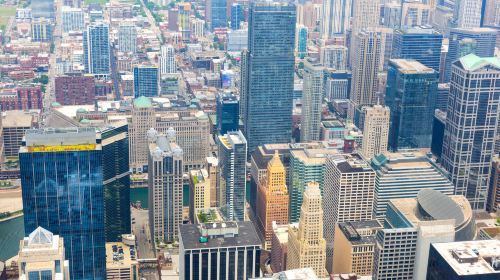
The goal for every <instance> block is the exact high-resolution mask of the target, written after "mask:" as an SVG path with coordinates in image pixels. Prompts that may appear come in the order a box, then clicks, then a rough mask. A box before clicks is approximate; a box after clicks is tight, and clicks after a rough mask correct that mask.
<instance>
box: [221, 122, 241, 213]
mask: <svg viewBox="0 0 500 280" xmlns="http://www.w3.org/2000/svg"><path fill="white" fill-rule="evenodd" d="M217 141H218V145H219V189H220V192H221V194H222V195H220V197H219V199H218V200H219V206H220V207H221V208H222V211H223V213H224V214H225V215H226V218H227V219H229V220H234V221H243V220H244V219H245V190H246V176H247V174H246V162H247V140H246V139H245V136H243V134H242V133H241V131H230V132H227V133H226V134H225V135H219V136H218V139H217Z"/></svg>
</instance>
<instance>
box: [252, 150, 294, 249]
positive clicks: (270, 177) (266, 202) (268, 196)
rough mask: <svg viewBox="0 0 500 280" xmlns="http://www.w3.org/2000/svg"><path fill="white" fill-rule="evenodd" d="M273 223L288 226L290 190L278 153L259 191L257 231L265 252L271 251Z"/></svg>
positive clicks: (271, 161)
mask: <svg viewBox="0 0 500 280" xmlns="http://www.w3.org/2000/svg"><path fill="white" fill-rule="evenodd" d="M273 222H275V223H276V224H278V225H284V224H288V188H287V186H286V173H285V166H283V163H282V162H281V160H280V156H279V154H278V153H277V152H276V153H275V154H274V156H273V158H272V159H271V160H270V161H269V163H268V164H267V176H266V179H264V180H263V182H262V183H261V184H260V185H259V189H258V191H257V229H258V231H259V234H260V236H261V239H262V240H263V241H264V250H270V249H271V240H272V237H273Z"/></svg>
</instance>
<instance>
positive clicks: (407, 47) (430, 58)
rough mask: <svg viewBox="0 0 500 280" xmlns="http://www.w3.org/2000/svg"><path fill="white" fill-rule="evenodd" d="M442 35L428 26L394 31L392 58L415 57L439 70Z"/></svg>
mask: <svg viewBox="0 0 500 280" xmlns="http://www.w3.org/2000/svg"><path fill="white" fill-rule="evenodd" d="M442 42H443V35H442V34H441V33H439V32H437V31H436V30H434V29H432V28H430V27H413V28H408V29H403V30H402V29H398V30H395V31H394V37H393V43H392V56H391V57H392V58H403V59H415V60H416V61H418V62H420V63H422V64H423V65H425V66H427V67H429V68H432V69H434V70H435V71H436V72H439V63H440V58H441V45H442Z"/></svg>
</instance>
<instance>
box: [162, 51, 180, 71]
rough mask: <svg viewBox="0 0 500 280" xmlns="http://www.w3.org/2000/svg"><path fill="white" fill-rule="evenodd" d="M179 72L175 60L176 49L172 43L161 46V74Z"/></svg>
mask: <svg viewBox="0 0 500 280" xmlns="http://www.w3.org/2000/svg"><path fill="white" fill-rule="evenodd" d="M175 73H177V62H176V61H175V49H174V47H173V46H172V45H166V46H161V54H160V74H161V75H165V74H175Z"/></svg>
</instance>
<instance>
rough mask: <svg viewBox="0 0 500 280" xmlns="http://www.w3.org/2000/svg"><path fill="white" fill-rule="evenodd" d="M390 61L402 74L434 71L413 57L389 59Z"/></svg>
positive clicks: (430, 72)
mask: <svg viewBox="0 0 500 280" xmlns="http://www.w3.org/2000/svg"><path fill="white" fill-rule="evenodd" d="M390 62H391V63H392V64H394V65H395V66H396V67H397V68H398V70H399V71H400V72H401V73H403V74H432V73H435V72H436V71H435V70H434V69H432V68H429V67H427V66H425V65H423V64H422V63H420V62H418V61H416V60H414V59H391V60H390Z"/></svg>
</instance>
